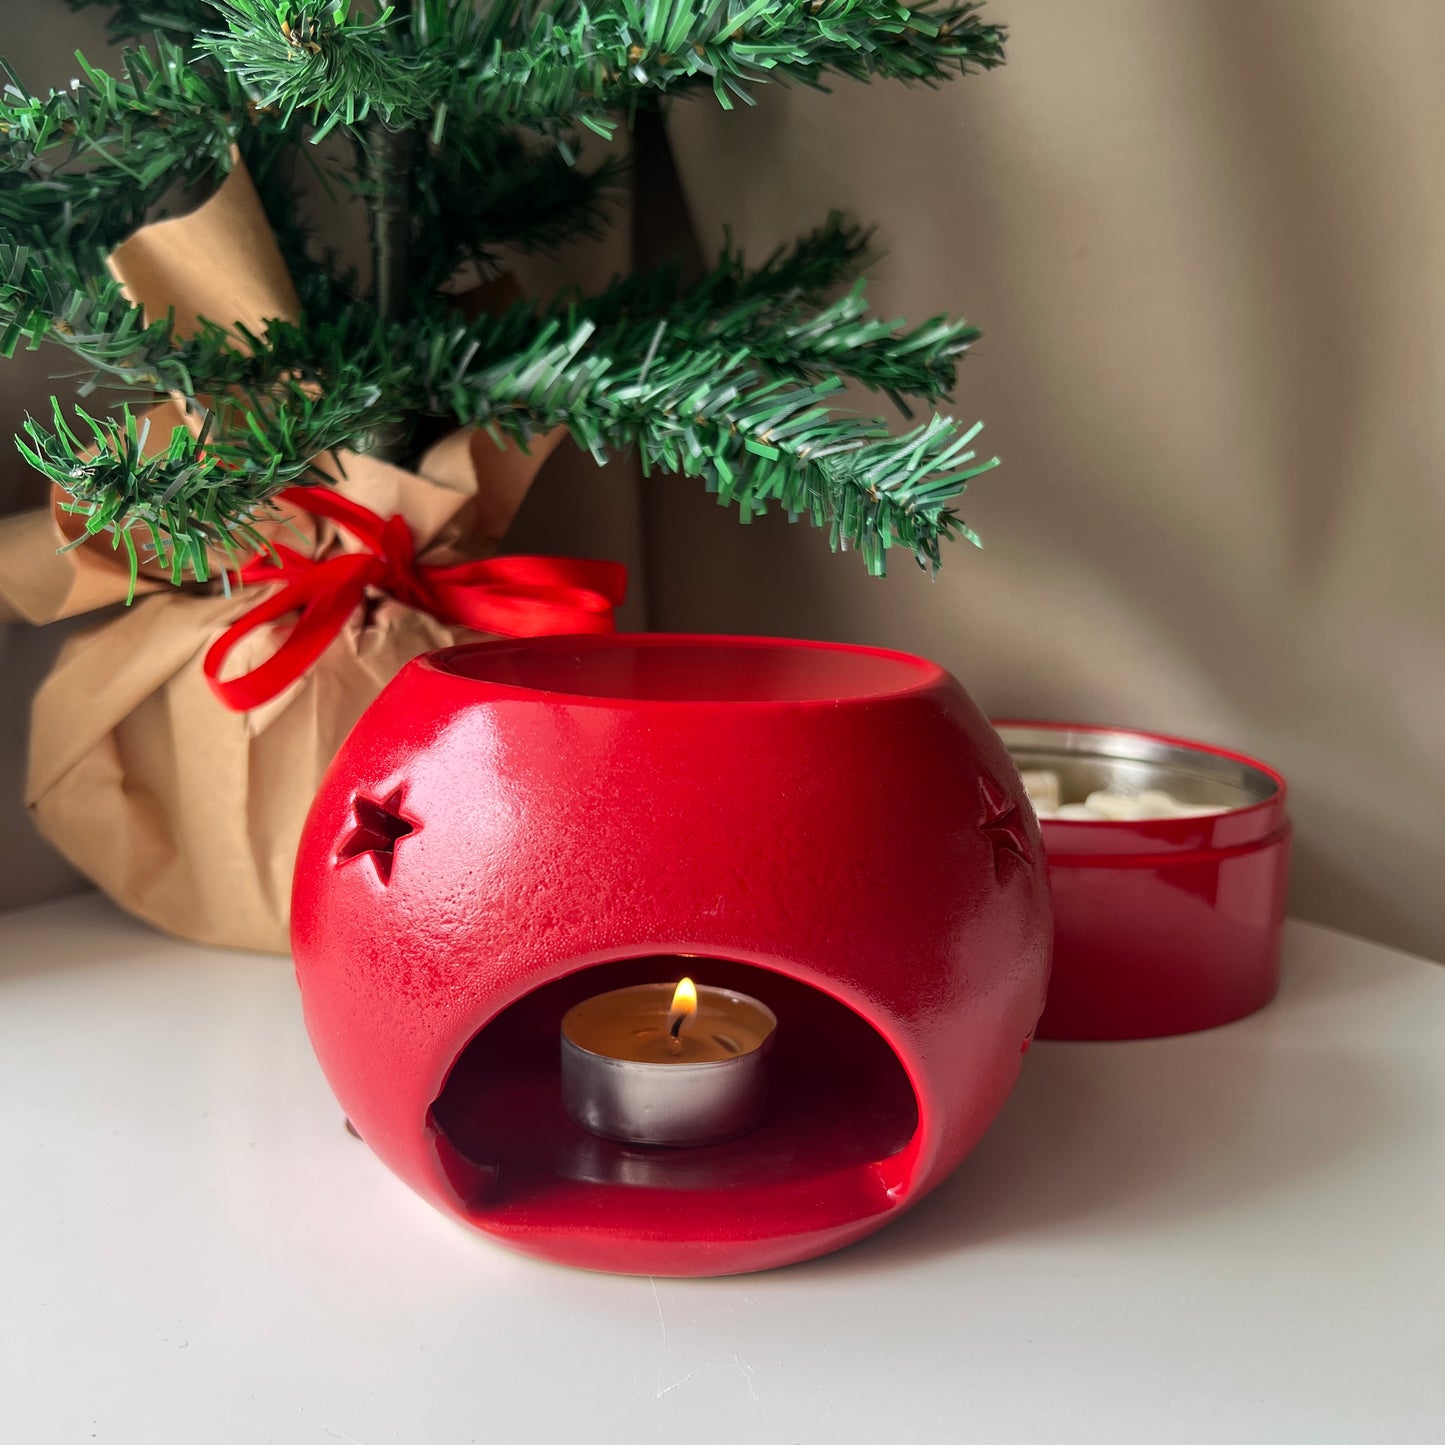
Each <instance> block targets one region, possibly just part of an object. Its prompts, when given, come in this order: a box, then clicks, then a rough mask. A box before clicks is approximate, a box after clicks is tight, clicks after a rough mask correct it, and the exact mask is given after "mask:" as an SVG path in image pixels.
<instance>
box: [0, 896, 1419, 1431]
mask: <svg viewBox="0 0 1445 1445" xmlns="http://www.w3.org/2000/svg"><path fill="white" fill-rule="evenodd" d="M1285 980H1286V981H1285V987H1284V991H1283V993H1282V995H1281V997H1280V999H1279V1000H1278V1002H1277V1003H1276V1004H1275V1005H1274V1006H1272V1007H1271V1008H1269V1009H1267V1010H1266V1011H1265V1012H1264V1013H1262V1014H1260V1015H1258V1016H1256V1017H1255V1018H1253V1019H1250V1020H1247V1021H1245V1022H1242V1023H1239V1024H1236V1025H1233V1026H1232V1027H1230V1028H1226V1029H1220V1030H1217V1031H1215V1032H1212V1033H1209V1034H1202V1035H1196V1036H1194V1037H1192V1038H1184V1039H1173V1040H1164V1041H1159V1042H1153V1043H1143V1044H1108V1045H1104V1044H1040V1045H1039V1046H1037V1047H1036V1048H1035V1049H1034V1050H1033V1051H1032V1052H1031V1053H1030V1055H1029V1057H1028V1060H1027V1063H1026V1066H1025V1069H1024V1075H1023V1079H1022V1081H1021V1083H1020V1085H1019V1088H1018V1090H1017V1091H1016V1093H1015V1095H1014V1097H1013V1098H1012V1100H1011V1101H1010V1102H1009V1104H1008V1107H1007V1108H1006V1110H1005V1111H1004V1113H1003V1115H1002V1116H1001V1117H1000V1119H999V1120H998V1122H997V1124H996V1125H995V1127H994V1128H993V1130H992V1132H991V1133H990V1134H989V1135H988V1137H987V1138H986V1139H985V1141H984V1142H983V1144H982V1145H981V1146H980V1148H979V1149H978V1150H977V1151H976V1152H975V1154H974V1155H973V1156H972V1158H971V1159H970V1160H969V1161H968V1162H967V1163H965V1165H964V1166H963V1168H962V1169H961V1170H960V1171H959V1172H958V1173H957V1174H956V1175H955V1176H954V1177H953V1178H952V1179H951V1180H950V1181H949V1182H948V1183H947V1184H945V1185H944V1186H943V1187H942V1188H941V1189H940V1190H939V1191H938V1192H937V1193H936V1194H934V1195H933V1196H932V1197H931V1198H929V1199H928V1200H926V1201H925V1202H924V1203H923V1204H921V1205H920V1206H919V1207H918V1208H917V1210H915V1211H914V1212H913V1213H912V1214H910V1215H908V1216H906V1217H904V1218H903V1219H902V1220H901V1221H899V1222H898V1223H897V1224H895V1225H893V1226H892V1227H891V1228H890V1229H888V1230H885V1231H884V1232H883V1233H882V1234H879V1235H877V1236H875V1237H874V1238H873V1239H871V1240H869V1241H866V1242H865V1243H863V1244H860V1245H857V1246H855V1247H854V1248H852V1249H850V1250H847V1251H844V1252H843V1253H841V1254H838V1255H834V1256H832V1257H831V1258H828V1259H824V1260H818V1261H814V1262H812V1263H809V1264H804V1265H798V1266H795V1267H793V1268H791V1269H786V1270H780V1271H776V1272H774V1273H771V1274H763V1275H750V1276H745V1277H741V1278H734V1279H724V1280H699V1281H678V1280H657V1281H651V1280H647V1279H628V1278H614V1277H609V1276H604V1275H594V1274H585V1273H579V1272H573V1271H569V1270H566V1269H562V1268H559V1267H556V1266H551V1265H544V1264H538V1263H534V1262H532V1261H529V1260H526V1259H523V1258H520V1257H518V1256H515V1255H512V1254H509V1253H508V1252H506V1251H505V1250H503V1249H502V1248H500V1247H498V1246H496V1245H493V1244H491V1243H489V1242H487V1241H485V1240H484V1239H481V1238H480V1237H477V1236H474V1235H472V1234H470V1233H468V1232H467V1231H466V1230H465V1229H463V1228H462V1226H460V1225H457V1224H453V1223H452V1222H450V1221H449V1220H447V1219H445V1218H443V1217H442V1216H441V1215H439V1214H436V1213H434V1212H433V1211H432V1210H431V1209H430V1208H429V1207H428V1206H427V1205H425V1204H423V1203H422V1201H421V1200H419V1199H418V1198H416V1197H415V1196H413V1195H412V1194H411V1193H410V1192H409V1191H408V1190H407V1189H406V1188H405V1187H404V1186H403V1185H401V1184H400V1183H398V1182H397V1181H396V1180H395V1179H393V1178H392V1177H391V1176H390V1175H389V1174H388V1173H387V1172H386V1171H385V1170H384V1169H383V1168H382V1166H381V1165H380V1164H379V1163H378V1162H377V1161H376V1160H375V1159H374V1158H373V1157H372V1156H371V1155H370V1153H369V1152H368V1151H367V1150H366V1148H365V1147H364V1146H363V1145H362V1144H360V1143H358V1142H357V1141H356V1140H355V1139H353V1138H351V1137H350V1136H349V1135H348V1134H347V1133H346V1132H345V1130H344V1128H343V1124H342V1117H341V1114H340V1111H339V1110H338V1108H337V1106H336V1104H335V1103H334V1102H333V1100H332V1099H331V1097H330V1095H329V1093H328V1092H327V1088H326V1085H325V1083H324V1082H323V1080H322V1078H321V1074H320V1072H319V1070H318V1068H317V1066H316V1064H315V1063H314V1061H313V1059H312V1056H311V1052H310V1049H309V1047H308V1045H307V1041H306V1037H305V1034H304V1032H303V1029H302V1026H301V1019H300V1012H299V1007H298V1004H297V999H296V994H295V986H294V983H293V980H292V977H291V971H290V968H289V965H288V964H287V963H286V962H285V961H284V960H280V959H268V958H259V957H254V956H248V955H242V954H226V953H219V952H210V951H207V950H204V949H200V948H196V947H193V946H190V945H187V944H183V943H178V942H175V941H173V940H169V939H163V938H161V937H158V936H157V935H156V934H154V933H152V932H150V931H149V930H148V929H146V928H144V927H143V926H141V925H140V924H137V923H133V922H131V921H129V920H127V919H124V918H122V917H120V916H119V915H118V914H117V913H115V912H114V910H112V909H111V908H110V907H109V906H108V905H107V904H105V903H103V902H102V901H100V900H99V899H95V898H85V899H81V900H75V901H70V902H66V903H63V904H58V905H50V906H47V907H44V908H38V909H33V910H30V911H27V912H23V913H18V914H11V915H9V916H7V917H4V918H0V1240H3V1254H0V1439H3V1440H4V1441H6V1442H13V1445H51V1442H56V1445H74V1442H81V1445H83V1442H86V1441H90V1440H98V1441H102V1442H106V1441H138V1442H143V1445H222V1442H231V1441H235V1442H243V1445H302V1442H314V1445H331V1442H335V1441H341V1442H343V1445H345V1442H351V1445H381V1442H388V1441H402V1442H407V1445H462V1442H471V1441H477V1442H483V1441H485V1442H488V1445H554V1442H557V1445H560V1442H567V1441H579V1442H588V1445H592V1442H610V1441H627V1442H637V1441H648V1442H650V1441H667V1442H669V1445H698V1442H702V1445H711V1442H724V1441H726V1442H734V1441H746V1442H750V1445H751V1442H762V1445H852V1442H860V1445H861V1442H868V1445H876V1442H878V1441H880V1440H886V1441H890V1442H897V1445H932V1442H956V1441H978V1442H983V1445H1010V1442H1040V1441H1043V1442H1054V1441H1061V1442H1071V1445H1072V1442H1092V1441H1101V1442H1103V1441H1107V1442H1111V1445H1114V1442H1127V1445H1136V1442H1137V1445H1156V1442H1195V1441H1199V1442H1228V1445H1246V1442H1253V1441H1269V1442H1307V1445H1319V1442H1331V1441H1348V1442H1351V1445H1359V1442H1374V1441H1379V1442H1382V1445H1383V1442H1389V1445H1412V1442H1428V1445H1440V1442H1442V1441H1445V970H1442V969H1440V968H1438V967H1436V966H1434V965H1431V964H1427V963H1424V962H1422V961H1420V960H1418V959H1413V958H1409V957H1407V956H1405V955H1403V954H1400V953H1395V952H1392V951H1391V950H1389V949H1385V948H1380V947H1377V946H1375V945H1372V944H1368V943H1364V942H1361V941H1359V940H1356V939H1352V938H1348V937H1345V936H1343V935H1340V934H1337V933H1332V932H1330V931H1328V930H1325V929H1321V928H1315V927H1310V926H1307V925H1304V924H1298V923H1296V924H1292V925H1291V926H1290V931H1289V946H1288V958H1287V965H1286V973H1285Z"/></svg>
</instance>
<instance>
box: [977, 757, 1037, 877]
mask: <svg viewBox="0 0 1445 1445" xmlns="http://www.w3.org/2000/svg"><path fill="white" fill-rule="evenodd" d="M978 792H979V797H980V798H981V799H982V801H983V821H982V822H981V823H980V824H979V825H978V828H979V832H981V833H982V834H983V836H984V837H985V838H987V839H988V845H989V847H990V848H992V849H993V876H994V877H995V878H1002V877H1003V870H1004V858H1005V857H1006V856H1007V855H1008V854H1012V855H1013V856H1014V857H1015V858H1019V859H1021V860H1022V861H1023V862H1024V863H1028V862H1029V861H1030V859H1029V836H1028V833H1027V832H1025V830H1024V815H1023V811H1022V809H1020V807H1019V805H1018V804H1017V803H1016V802H1013V801H1012V800H1011V799H1010V798H1009V796H1008V794H1007V793H1005V792H1004V790H1003V789H1002V788H1001V787H999V785H998V784H997V783H996V782H994V780H993V779H992V778H990V777H987V776H983V777H980V778H979V780H978Z"/></svg>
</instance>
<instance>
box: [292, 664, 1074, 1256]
mask: <svg viewBox="0 0 1445 1445" xmlns="http://www.w3.org/2000/svg"><path fill="white" fill-rule="evenodd" d="M292 931H293V941H294V945H295V954H296V970H297V977H298V979H299V981H300V986H301V993H302V999H303V1003H304V1008H305V1017H306V1023H307V1027H308V1029H309V1031H310V1035H311V1039H312V1042H313V1044H314V1045H315V1048H316V1052H317V1055H318V1056H319V1058H320V1061H321V1065H322V1067H323V1069H324V1070H325V1072H326V1076H327V1078H328V1079H329V1081H330V1083H331V1086H332V1088H333V1089H334V1091H335V1093H336V1096H337V1098H338V1099H339V1100H340V1102H341V1104H342V1106H343V1108H344V1109H345V1110H346V1113H347V1115H348V1117H349V1118H350V1119H351V1121H352V1122H353V1124H354V1125H355V1127H356V1129H357V1131H358V1132H359V1133H360V1135H361V1136H362V1137H363V1138H364V1139H365V1140H366V1142H367V1144H368V1145H370V1147H371V1148H372V1149H373V1150H375V1152H376V1153H377V1154H378V1155H379V1156H380V1157H381V1159H382V1160H383V1161H384V1162H385V1163H386V1164H387V1165H388V1166H389V1167H390V1168H391V1169H392V1170H394V1171H395V1172H396V1173H397V1174H398V1175H400V1176H401V1178H402V1179H404V1180H405V1181H406V1182H407V1183H408V1184H410V1185H411V1186H412V1188H414V1189H415V1190H416V1191H417V1192H418V1193H420V1194H421V1195H423V1196H424V1197H425V1198H427V1199H428V1200H430V1201H431V1202H432V1203H433V1204H435V1205H436V1206H437V1207H438V1208H440V1209H442V1210H444V1211H445V1212H447V1213H449V1214H451V1215H454V1216H455V1217H457V1218H458V1219H461V1220H463V1221H465V1222H466V1223H468V1224H470V1225H472V1226H474V1227H475V1228H477V1229H479V1230H481V1231H482V1232H484V1233H485V1234H487V1235H489V1236H491V1237H493V1238H495V1239H497V1240H499V1241H501V1242H503V1243H505V1244H508V1245H510V1246H512V1247H514V1248H516V1249H518V1250H521V1251H523V1252H525V1253H528V1254H532V1255H536V1256H540V1257H543V1258H546V1259H551V1260H556V1261H560V1262H563V1263H567V1264H573V1265H579V1266H584V1267H587V1268H593V1269H605V1270H615V1271H621V1272H627V1273H637V1274H654V1275H714V1274H732V1273H738V1272H742V1271H747V1270H755V1269H765V1268H769V1267H772V1266H775V1265H782V1264H788V1263H791V1262H793V1261H796V1260H801V1259H806V1258H809V1257H811V1256H814V1255H818V1254H822V1253H825V1252H827V1251H829V1250H832V1249H836V1248H838V1247H840V1246H842V1245H845V1244H848V1243H850V1242H852V1241H854V1240H856V1239H859V1238H861V1237H863V1236H864V1235H866V1234H869V1233H871V1232H872V1231H874V1230H876V1229H878V1228H880V1227H881V1226H883V1225H884V1224H886V1223H887V1222H888V1221H890V1220H891V1219H894V1218H896V1217H897V1216H898V1215H899V1214H900V1213H901V1212H902V1211H903V1210H904V1209H906V1208H907V1207H908V1206H909V1205H911V1204H913V1203H914V1202H916V1201H917V1200H918V1199H920V1198H921V1197H922V1196H923V1195H924V1194H926V1193H927V1192H928V1191H929V1190H930V1189H931V1188H933V1187H934V1186H935V1185H936V1184H938V1183H939V1181H940V1180H942V1179H943V1178H944V1177H945V1176H946V1175H947V1174H948V1173H949V1172H950V1171H951V1170H952V1169H953V1168H954V1167H955V1166H956V1165H957V1164H958V1163H959V1161H960V1160H962V1159H963V1157H964V1156H965V1155H966V1154H967V1153H968V1151H969V1150H970V1149H971V1148H972V1147H973V1145H974V1144H975V1143H976V1141H977V1140H978V1138H979V1137H980V1135H981V1134H982V1133H983V1131H984V1129H985V1128H986V1127H987V1126H988V1124H989V1122H990V1120H991V1119H992V1118H993V1116H994V1115H995V1113H996V1112H997V1110H998V1109H999V1107H1000V1105H1001V1104H1002V1103H1003V1100H1004V1098H1005V1097H1006V1096H1007V1094H1008V1092H1009V1090H1010V1089H1011V1088H1012V1086H1013V1083H1014V1080H1015V1078H1016V1077H1017V1074H1018V1071H1019V1068H1020V1063H1021V1058H1022V1055H1023V1052H1024V1051H1025V1049H1026V1048H1027V1046H1028V1043H1029V1040H1030V1038H1031V1037H1032V1034H1033V1029H1034V1025H1035V1023H1036V1021H1037V1019H1038V1017H1039V1013H1040V1011H1041V1009H1042V1007H1043V1003H1044V995H1045V988H1046V984H1047V974H1048V961H1049V949H1050V934H1051V928H1050V918H1049V905H1048V888H1047V881H1046V875H1045V869H1044V863H1043V856H1042V849H1041V846H1040V841H1039V833H1038V827H1037V824H1036V822H1035V821H1034V817H1033V814H1032V811H1031V810H1030V808H1029V807H1028V804H1027V801H1026V798H1025V795H1024V792H1023V788H1022V784H1021V783H1020V780H1019V776H1018V773H1017V771H1016V769H1015V767H1014V764H1013V762H1012V760H1011V758H1010V756H1009V754H1008V751H1007V750H1006V749H1005V748H1004V746H1003V745H1002V743H1001V742H1000V741H999V738H998V736H997V734H995V732H994V731H993V729H992V728H991V727H990V726H989V724H988V723H987V721H986V720H985V719H984V717H983V716H982V715H981V714H980V713H979V712H978V710H977V709H976V708H975V707H974V705H973V704H972V702H970V700H969V698H968V697H967V695H966V694H965V693H964V691H963V689H962V688H961V687H960V686H959V684H958V683H957V682H956V681H955V680H954V679H953V678H952V677H951V676H949V674H948V673H946V672H944V671H943V670H942V669H941V668H939V667H937V666H935V665H934V664H932V663H929V662H925V661H923V660H922V659H919V658H915V657H910V656H907V655H905V654H902V653H893V652H884V651H879V650H875V649H869V648H861V647H844V646H835V645H830V644H823V643H809V642H788V641H778V640H764V639H743V638H711V637H680V636H666V635H648V636H637V637H628V636H614V637H585V638H580V637H568V638H550V639H543V640H539V641H529V642H523V643H511V642H502V643H482V644H477V645H474V646H465V647H457V648H451V649H448V650H446V651H444V652H439V653H434V654H431V655H428V656H425V657H421V658H418V659H416V660H415V661H414V662H411V663H409V664H408V665H407V666H406V668H404V669H403V671H402V672H401V673H400V675H399V676H398V677H397V678H396V680H395V681H394V682H393V683H392V684H391V685H390V686H389V687H388V688H387V689H386V690H385V691H384V692H383V693H382V695H381V697H380V698H379V699H378V700H377V701H376V702H375V703H374V704H373V705H372V707H371V708H370V709H369V710H368V711H367V713H366V714H365V715H364V716H363V717H362V719H361V721H360V722H359V723H358V725H357V727H356V729H355V730H354V731H353V732H352V734H351V736H350V738H349V739H348V740H347V742H346V743H345V745H344V746H343V748H342V749H341V751H340V753H339V754H338V756H337V758H336V760H335V762H334V763H333V765H332V767H331V769H330V771H329V772H328V773H327V775H326V778H325V780H324V781H323V783H322V786H321V789H320V791H319V793H318V795H317V797H316V801H315V804H314V806H313V808H312V811H311V816H310V819H309V822H308V824H307V827H306V831H305V835H304V837H303V840H302V844H301V850H300V855H299V859H298V862H297V869H296V884H295V896H294V903H293V925H292ZM682 972H686V973H689V974H691V975H693V976H694V977H695V978H696V979H697V982H698V984H699V985H700V986H701V987H703V988H708V987H713V988H718V989H724V990H734V991H736V992H737V993H738V994H741V995H745V996H749V997H751V998H755V999H757V1000H758V1001H760V1002H761V1003H762V1004H763V1005H765V1007H766V1008H767V1009H769V1010H771V1011H772V1013H773V1014H774V1015H775V1016H776V1020H777V1024H776V1030H775V1036H774V1038H773V1039H772V1041H771V1048H770V1057H769V1059H768V1064H767V1068H768V1085H767V1087H768V1099H767V1109H766V1114H765V1116H764V1117H763V1120H762V1122H761V1123H760V1124H759V1125H758V1126H757V1127H756V1128H753V1129H752V1130H751V1131H750V1132H748V1133H746V1134H744V1135H742V1136H741V1137H738V1138H733V1139H730V1140H727V1141H726V1142H721V1143H716V1144H709V1145H706V1146H704V1147H696V1148H671V1149H668V1148H652V1147H647V1146H644V1145H637V1144H627V1143H619V1142H616V1141H615V1140H612V1139H607V1138H602V1137H599V1136H597V1135H595V1134H593V1133H591V1132H589V1131H588V1130H586V1129H584V1128H581V1127H579V1126H578V1124H577V1123H575V1122H573V1120H572V1119H571V1118H569V1116H568V1113H567V1111H566V1110H565V1109H564V1108H563V1103H562V1097H561V1079H560V1076H561V1059H560V1047H559V1044H560V1040H559V1028H560V1025H561V1020H562V1018H563V1016H564V1015H565V1014H566V1013H567V1011H568V1010H569V1009H570V1008H572V1007H573V1005H575V1004H577V1003H579V1002H580V1001H582V1000H584V999H588V998H591V997H593V996H595V995H599V994H602V993H605V992H606V991H608V990H612V989H619V988H626V987H631V986H634V985H639V984H657V983H665V982H676V980H677V978H678V976H679V974H680V973H682Z"/></svg>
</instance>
